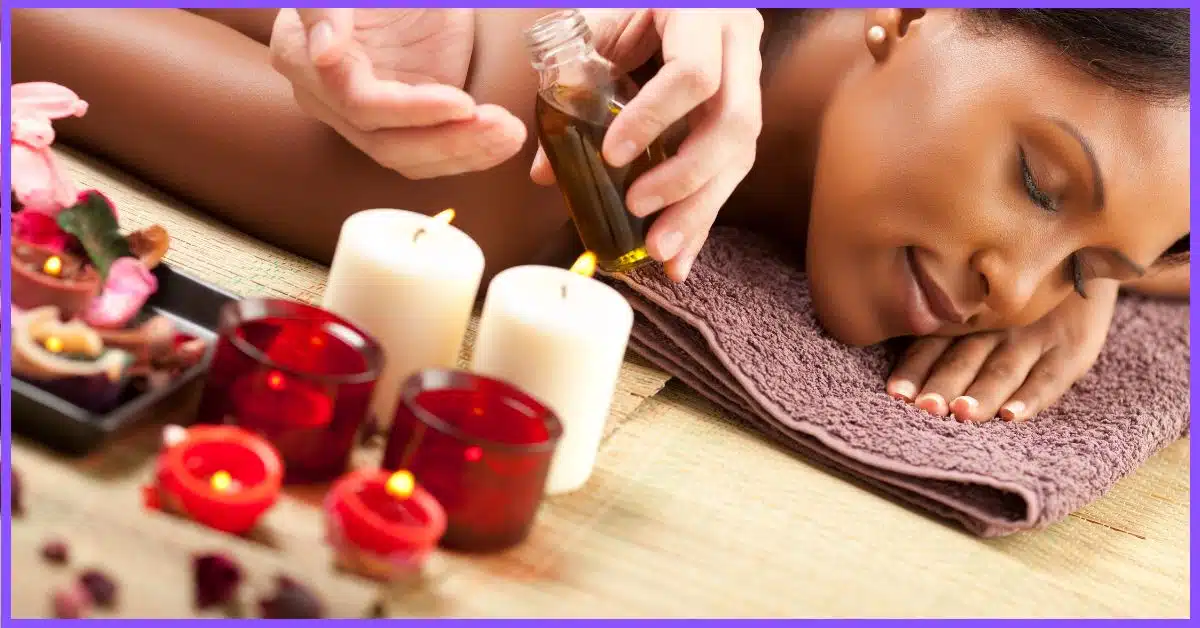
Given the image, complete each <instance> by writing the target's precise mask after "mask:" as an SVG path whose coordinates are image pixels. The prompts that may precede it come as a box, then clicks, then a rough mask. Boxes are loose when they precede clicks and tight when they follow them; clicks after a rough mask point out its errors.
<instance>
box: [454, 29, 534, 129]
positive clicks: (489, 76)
mask: <svg viewBox="0 0 1200 628" xmlns="http://www.w3.org/2000/svg"><path fill="white" fill-rule="evenodd" d="M551 11H552V9H477V10H476V12H475V47H474V50H473V51H472V54H471V69H470V73H469V74H468V77H467V85H466V89H467V92H468V93H469V94H471V96H473V97H475V99H476V100H477V101H478V102H481V103H492V104H496V105H500V106H501V107H504V108H505V109H507V110H509V111H510V112H512V113H513V115H515V116H517V117H519V118H521V120H522V121H524V122H525V123H526V125H531V124H532V122H533V107H534V101H535V99H536V96H537V85H538V75H537V72H535V71H534V69H533V67H532V66H531V65H530V64H529V54H528V52H526V50H525V42H524V39H523V33H524V31H525V29H526V28H528V27H529V26H530V25H532V24H533V23H534V22H535V21H536V20H537V19H538V18H540V17H542V16H543V15H546V14H547V13H550V12H551ZM531 128H532V127H531Z"/></svg>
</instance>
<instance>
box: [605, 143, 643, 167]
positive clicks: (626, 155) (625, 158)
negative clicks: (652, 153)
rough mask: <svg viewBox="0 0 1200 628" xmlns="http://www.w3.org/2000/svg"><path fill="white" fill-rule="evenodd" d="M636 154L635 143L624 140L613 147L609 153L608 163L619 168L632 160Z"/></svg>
mask: <svg viewBox="0 0 1200 628" xmlns="http://www.w3.org/2000/svg"><path fill="white" fill-rule="evenodd" d="M637 154H638V148H637V145H636V144H634V143H633V142H631V141H629V140H625V141H624V142H621V143H620V144H617V145H616V147H614V148H613V151H612V154H611V155H609V160H608V163H609V164H611V165H613V166H616V167H618V168H620V167H621V166H624V165H626V164H628V163H629V162H631V161H633V158H634V157H637Z"/></svg>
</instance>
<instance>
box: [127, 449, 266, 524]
mask: <svg viewBox="0 0 1200 628" xmlns="http://www.w3.org/2000/svg"><path fill="white" fill-rule="evenodd" d="M174 429H175V430H179V431H180V434H179V435H178V436H177V437H176V438H175V439H173V440H171V441H168V442H165V443H164V449H163V452H162V454H160V455H159V458H158V465H157V469H156V472H155V481H154V484H152V485H150V486H147V487H145V488H144V489H143V498H144V500H145V502H146V506H147V507H149V508H154V509H159V510H164V511H167V512H171V513H175V514H178V515H181V516H185V517H188V518H189V519H192V520H193V521H196V522H197V523H201V524H204V525H206V526H209V527H211V528H215V529H217V530H220V531H222V532H228V533H230V534H243V533H245V532H247V531H249V530H250V529H251V528H253V527H254V524H255V523H256V522H257V521H258V519H259V517H261V516H262V515H263V514H264V513H266V512H267V510H268V509H270V508H271V506H273V505H274V504H275V501H276V500H277V499H278V498H279V489H280V486H281V485H282V484H283V462H282V461H281V460H280V459H279V454H278V453H277V452H276V451H275V449H274V448H273V447H272V446H271V444H270V443H268V442H267V441H265V440H263V439H262V438H259V437H258V436H256V435H254V434H252V433H250V432H247V431H246V430H243V429H241V428H237V427H233V426H230V425H197V426H195V427H192V428H189V429H187V430H183V429H182V428H179V427H175V428H174Z"/></svg>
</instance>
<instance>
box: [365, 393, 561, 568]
mask: <svg viewBox="0 0 1200 628" xmlns="http://www.w3.org/2000/svg"><path fill="white" fill-rule="evenodd" d="M560 436H562V425H561V424H560V423H559V420H558V417H557V416H556V415H555V414H554V413H553V412H552V411H551V410H550V409H549V408H547V407H546V406H544V405H542V404H541V403H540V402H538V401H537V400H536V399H534V398H533V397H531V396H529V395H528V394H526V393H524V392H522V391H520V390H518V389H516V388H514V387H513V386H511V385H509V384H507V383H505V382H503V381H500V380H498V379H492V378H489V377H483V376H480V375H474V374H471V373H467V372H465V371H456V370H444V369H427V370H423V371H420V372H418V373H416V374H414V375H413V376H412V377H410V378H409V379H408V380H407V381H406V382H405V383H404V386H403V387H402V388H401V390H400V403H399V404H398V405H397V408H396V416H395V418H394V419H393V420H392V426H391V431H390V433H389V434H388V443H387V449H386V451H385V452H384V455H383V468H385V469H388V470H390V471H397V470H401V469H405V470H408V471H410V472H411V473H412V474H413V476H414V477H415V478H416V480H417V482H419V483H420V484H421V486H423V487H425V489H426V490H428V491H429V492H430V494H432V495H433V496H434V497H435V498H436V499H437V500H438V502H439V503H441V505H442V508H444V509H445V511H446V519H447V525H446V535H445V536H444V537H442V543H441V544H442V546H443V547H446V548H449V549H457V550H463V551H479V552H482V551H495V550H501V549H506V548H508V547H511V546H513V545H516V544H517V543H520V542H521V541H522V540H524V539H525V537H526V536H528V534H529V530H530V528H531V527H532V526H533V522H534V519H535V517H536V515H537V511H538V507H539V506H540V505H541V503H542V496H543V493H544V492H545V486H546V475H547V473H548V472H549V469H550V461H551V458H552V457H553V456H554V448H555V447H556V446H557V445H558V439H559V437H560Z"/></svg>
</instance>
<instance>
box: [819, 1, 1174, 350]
mask: <svg viewBox="0 0 1200 628" xmlns="http://www.w3.org/2000/svg"><path fill="white" fill-rule="evenodd" d="M958 20H959V17H957V16H955V15H954V14H953V13H951V12H941V11H930V12H929V13H928V14H927V15H926V16H924V17H923V18H922V19H920V20H918V21H916V22H914V23H913V24H912V25H911V26H910V28H909V30H908V32H907V33H906V34H905V36H904V37H903V38H901V39H900V40H899V41H894V42H893V43H892V47H891V49H890V55H889V56H888V57H887V59H886V60H884V61H879V62H874V63H872V64H870V67H864V68H863V69H862V71H861V72H856V73H854V74H853V75H851V76H849V77H847V78H846V79H845V81H844V82H843V83H842V84H841V85H840V87H839V88H838V89H836V90H835V92H834V95H833V99H832V100H831V101H830V103H829V105H828V107H827V109H826V111H825V117H824V119H823V121H822V127H821V130H820V143H819V148H818V151H817V158H816V175H815V180H814V184H813V185H814V187H813V197H812V209H811V211H812V214H811V218H810V223H809V231H808V247H807V255H808V260H807V262H808V263H807V267H808V271H809V275H810V278H811V281H812V287H813V296H814V302H815V305H816V308H817V313H818V315H819V316H820V318H821V320H822V322H823V323H824V324H825V326H826V327H827V328H828V329H829V331H830V332H831V333H832V334H833V335H834V336H836V337H838V338H839V339H841V340H843V341H845V342H849V343H852V344H871V343H875V342H879V341H881V340H884V339H887V338H891V337H897V336H906V335H929V334H936V335H961V334H964V333H968V332H971V331H979V330H984V329H996V328H1004V327H1012V326H1020V325H1025V324H1028V323H1031V322H1033V321H1035V320H1037V319H1038V318H1040V317H1042V316H1043V315H1045V314H1046V313H1047V312H1049V311H1051V310H1052V309H1054V307H1055V306H1057V305H1058V304H1059V303H1060V302H1061V301H1062V300H1063V299H1064V298H1066V297H1067V296H1068V295H1070V294H1071V293H1072V292H1073V291H1076V290H1077V289H1082V290H1083V291H1084V292H1086V289H1087V286H1088V284H1089V283H1091V282H1092V281H1093V280H1096V279H1116V280H1127V279H1132V278H1135V277H1137V276H1138V273H1139V272H1143V271H1146V270H1150V269H1152V267H1153V266H1154V264H1155V262H1156V260H1158V259H1159V258H1160V256H1161V255H1162V254H1163V252H1164V251H1165V250H1166V249H1167V248H1168V247H1170V246H1171V245H1172V244H1173V243H1175V242H1176V241H1177V240H1178V239H1179V238H1181V237H1183V236H1184V235H1186V234H1187V233H1188V232H1189V218H1188V214H1189V211H1188V149H1189V123H1188V110H1187V109H1185V108H1171V107H1165V106H1156V105H1152V104H1149V103H1147V102H1145V101H1143V100H1140V99H1138V98H1137V97H1135V96H1130V95H1127V94H1124V93H1120V92H1117V91H1115V90H1113V89H1110V88H1107V87H1104V86H1103V85H1101V84H1100V83H1099V82H1097V81H1096V80H1095V79H1092V78H1090V77H1088V76H1087V75H1085V74H1083V73H1082V72H1081V71H1079V70H1078V69H1075V68H1073V67H1072V66H1071V65H1070V64H1069V63H1067V62H1065V61H1063V60H1062V59H1059V58H1056V57H1055V54H1054V52H1053V51H1052V50H1051V48H1050V47H1049V46H1045V45H1043V44H1039V43H1037V42H1034V41H1033V40H1026V39H1025V38H1019V37H1017V36H1003V37H980V36H978V35H976V34H975V33H972V32H970V31H969V30H968V29H967V28H965V27H964V26H962V25H961V24H960V23H959V21H958ZM863 46H864V54H866V53H865V50H866V44H865V40H864V44H863Z"/></svg>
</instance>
